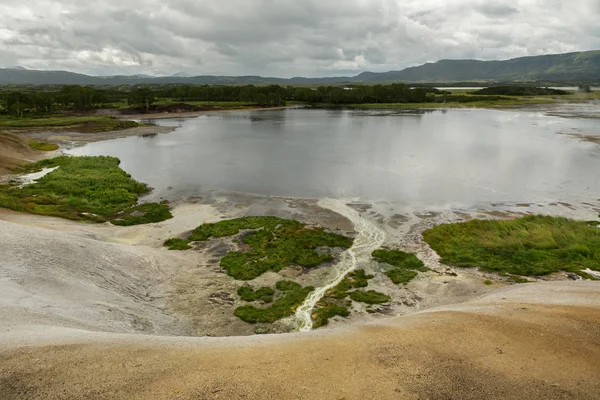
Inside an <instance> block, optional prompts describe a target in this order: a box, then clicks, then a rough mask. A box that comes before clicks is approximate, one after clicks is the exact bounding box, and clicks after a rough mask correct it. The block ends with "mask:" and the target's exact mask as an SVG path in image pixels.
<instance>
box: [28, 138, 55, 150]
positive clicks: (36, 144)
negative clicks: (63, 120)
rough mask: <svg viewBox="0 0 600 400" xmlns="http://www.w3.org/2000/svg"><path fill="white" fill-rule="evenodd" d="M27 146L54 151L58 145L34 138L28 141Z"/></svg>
mask: <svg viewBox="0 0 600 400" xmlns="http://www.w3.org/2000/svg"><path fill="white" fill-rule="evenodd" d="M29 146H30V147H31V148H32V149H34V150H40V151H54V150H58V146H57V145H55V144H52V143H45V142H38V141H36V140H31V141H29Z"/></svg>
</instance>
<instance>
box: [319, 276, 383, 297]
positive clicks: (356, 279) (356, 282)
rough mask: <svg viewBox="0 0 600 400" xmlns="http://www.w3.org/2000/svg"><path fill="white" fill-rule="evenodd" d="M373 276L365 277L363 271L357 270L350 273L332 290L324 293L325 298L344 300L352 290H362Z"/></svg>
mask: <svg viewBox="0 0 600 400" xmlns="http://www.w3.org/2000/svg"><path fill="white" fill-rule="evenodd" d="M374 277H375V276H374V275H367V274H366V273H365V270H364V269H358V270H356V271H352V272H350V273H349V274H348V275H346V276H345V277H344V279H342V281H341V282H340V283H338V284H337V285H336V286H335V287H334V288H333V289H330V290H329V291H328V292H327V293H326V297H331V298H333V299H338V300H340V299H345V298H346V297H348V292H349V291H350V290H352V289H358V288H364V287H367V286H368V285H369V280H370V279H373V278H374Z"/></svg>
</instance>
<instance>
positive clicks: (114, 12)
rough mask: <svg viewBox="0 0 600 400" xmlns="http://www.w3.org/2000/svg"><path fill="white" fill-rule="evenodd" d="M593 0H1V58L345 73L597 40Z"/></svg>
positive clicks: (118, 67) (105, 68) (589, 46)
mask: <svg viewBox="0 0 600 400" xmlns="http://www.w3.org/2000/svg"><path fill="white" fill-rule="evenodd" d="M599 20H600V0H570V1H564V0H289V1H288V0H252V1H248V0H95V1H93V2H91V1H90V2H88V1H81V0H0V66H3V67H12V66H24V67H26V68H28V69H54V70H67V71H73V72H80V73H87V74H92V75H114V74H126V75H130V74H149V75H171V74H174V73H178V72H184V73H188V74H191V75H201V74H211V75H261V76H277V77H293V76H310V77H318V76H347V75H356V74H358V73H359V72H361V71H376V72H381V71H389V70H399V69H403V68H406V67H409V66H414V65H420V64H423V63H425V62H435V61H438V60H440V59H448V58H451V59H465V58H477V59H482V60H491V59H509V58H515V57H521V56H529V55H541V54H551V53H565V52H571V51H581V50H597V49H600V24H599V23H598V21H599Z"/></svg>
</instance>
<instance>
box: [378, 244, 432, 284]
mask: <svg viewBox="0 0 600 400" xmlns="http://www.w3.org/2000/svg"><path fill="white" fill-rule="evenodd" d="M372 256H373V258H374V259H375V260H377V261H379V262H383V263H386V264H389V265H393V266H394V267H396V268H393V269H389V270H387V271H386V272H385V274H386V275H387V276H388V277H389V278H390V279H391V280H392V282H394V283H395V284H396V285H399V284H401V283H408V282H410V281H412V280H413V279H414V278H416V277H417V275H418V272H426V271H429V268H427V267H426V266H425V264H423V261H421V260H419V259H418V258H417V256H415V255H414V254H410V253H406V252H404V251H400V250H388V249H379V250H375V251H374V252H373V253H372Z"/></svg>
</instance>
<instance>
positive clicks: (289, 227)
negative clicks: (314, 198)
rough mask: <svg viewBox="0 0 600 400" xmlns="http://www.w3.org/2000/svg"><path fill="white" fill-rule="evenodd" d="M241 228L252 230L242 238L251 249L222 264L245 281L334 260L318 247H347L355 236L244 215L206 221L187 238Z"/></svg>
mask: <svg viewBox="0 0 600 400" xmlns="http://www.w3.org/2000/svg"><path fill="white" fill-rule="evenodd" d="M242 230H251V232H248V233H247V234H246V235H245V236H244V238H243V239H242V240H241V242H242V243H243V244H246V245H248V246H249V248H250V250H249V251H246V252H230V253H228V254H227V255H226V256H225V257H223V258H222V259H221V266H222V267H223V268H224V269H225V270H226V271H227V274H228V275H229V276H232V277H233V278H235V279H238V280H245V281H248V280H252V279H254V278H256V277H258V276H260V275H262V274H263V273H265V272H267V271H269V270H272V271H276V272H277V271H280V270H281V269H283V268H285V267H287V266H288V265H290V264H297V265H300V266H302V267H305V268H311V267H316V266H318V265H320V264H322V263H324V262H328V261H333V257H332V256H331V255H329V254H319V253H317V252H316V249H317V248H318V247H343V248H348V247H350V246H351V245H352V241H353V239H352V238H348V237H345V236H342V235H338V234H334V233H328V232H325V231H324V230H323V229H320V228H307V227H306V225H304V224H302V223H300V222H298V221H295V220H289V219H282V218H277V217H245V218H238V219H234V220H227V221H221V222H217V223H213V224H204V225H201V226H199V227H198V228H196V229H195V230H194V231H192V234H191V235H190V236H189V237H188V238H187V241H188V243H190V242H195V241H205V240H208V239H210V238H216V237H227V236H233V235H236V234H238V233H240V231H242ZM165 245H167V244H166V243H165Z"/></svg>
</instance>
